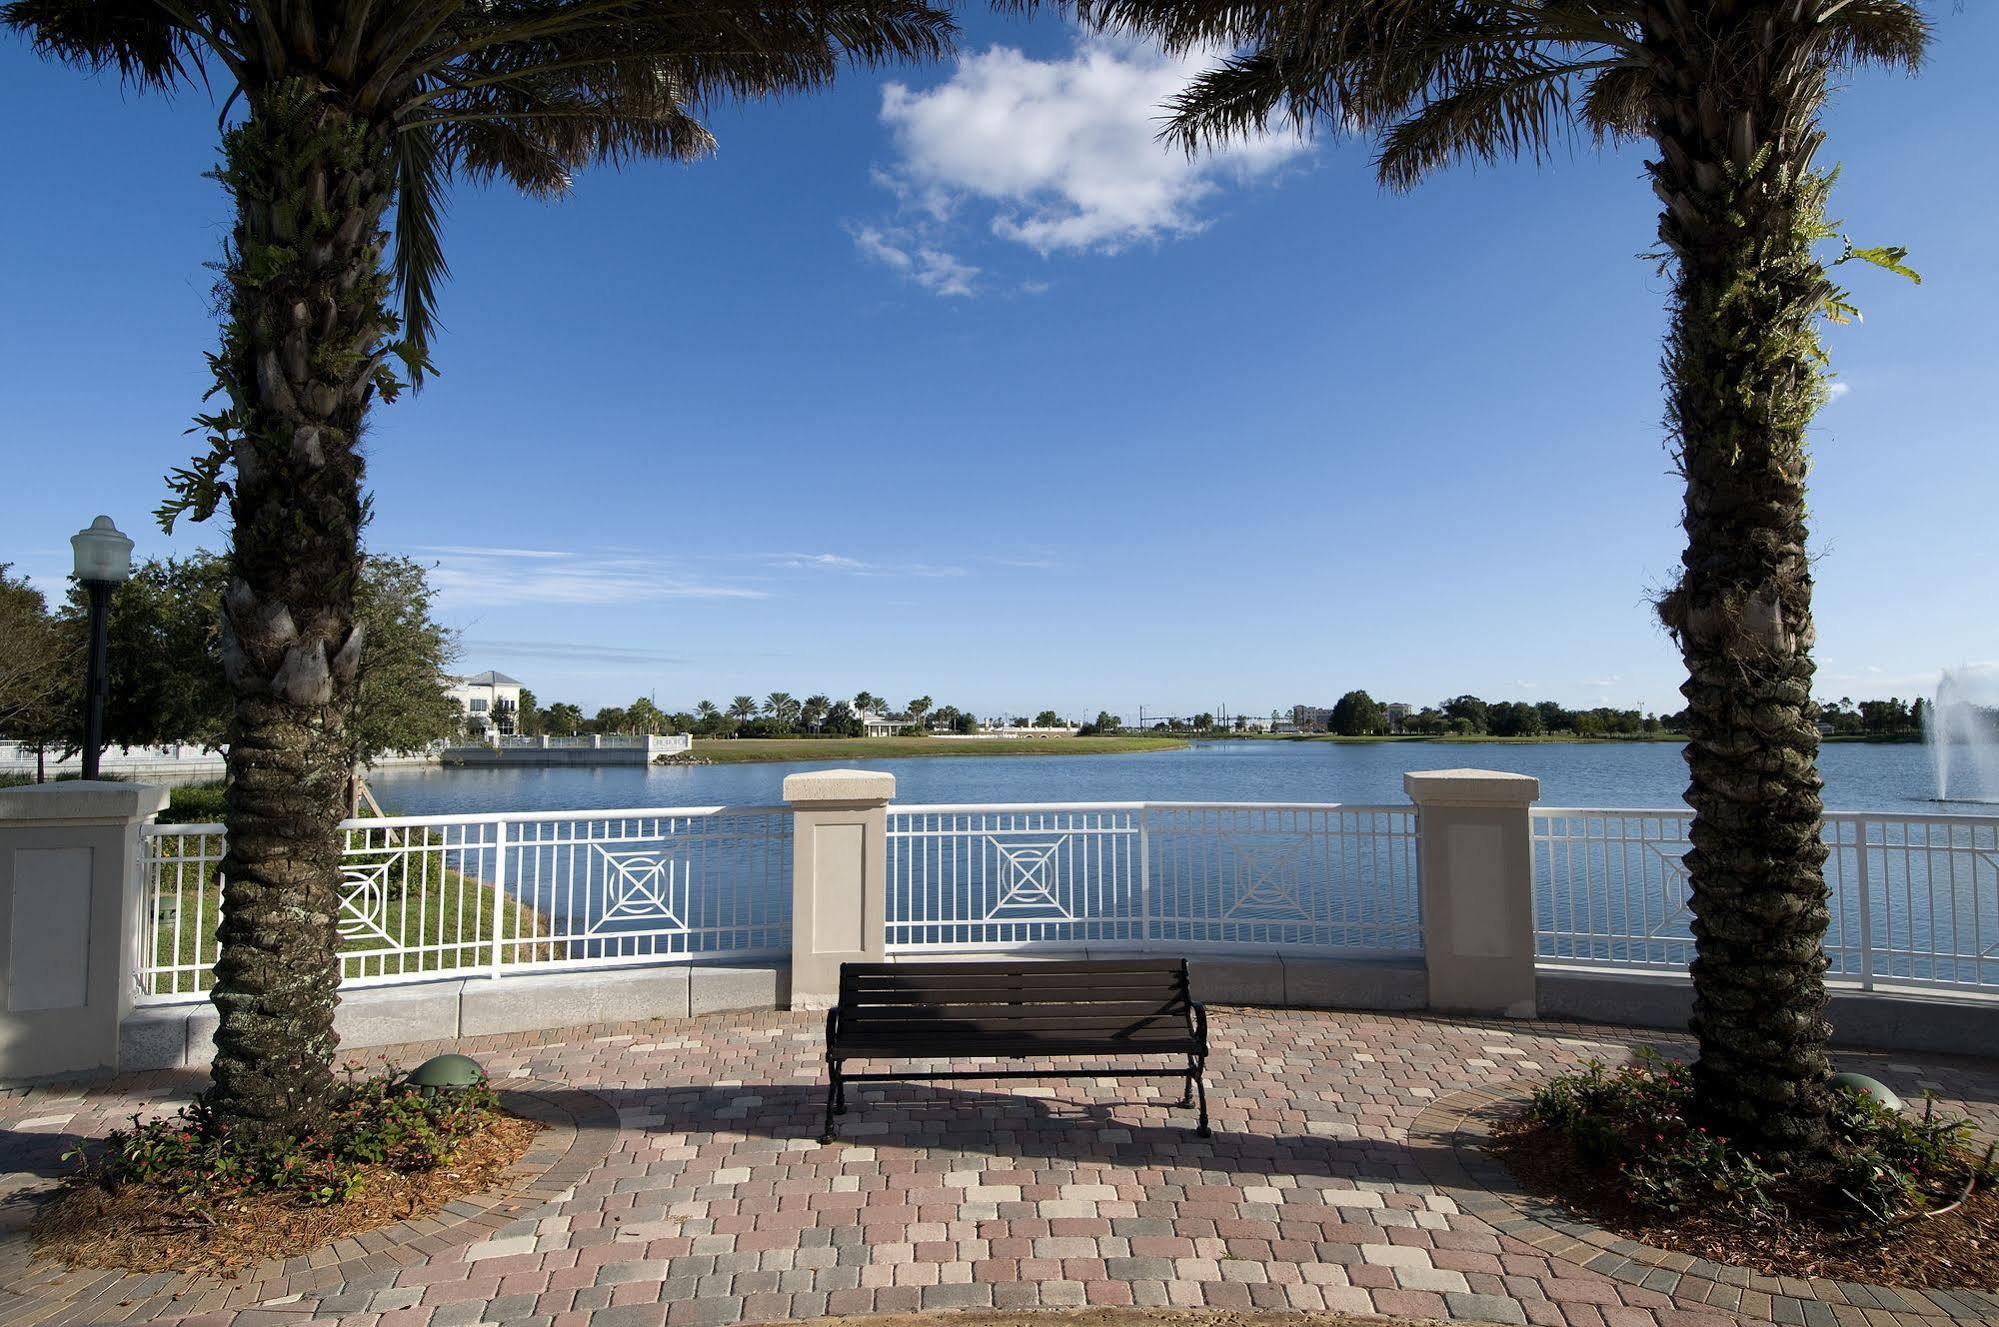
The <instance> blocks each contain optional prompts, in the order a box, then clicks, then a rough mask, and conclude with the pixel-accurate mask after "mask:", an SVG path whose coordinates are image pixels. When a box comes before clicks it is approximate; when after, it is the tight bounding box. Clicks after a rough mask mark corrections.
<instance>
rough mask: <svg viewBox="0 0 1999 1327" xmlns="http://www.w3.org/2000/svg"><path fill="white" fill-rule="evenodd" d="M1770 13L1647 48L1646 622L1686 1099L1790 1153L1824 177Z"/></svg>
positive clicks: (1814, 833)
mask: <svg viewBox="0 0 1999 1327" xmlns="http://www.w3.org/2000/svg"><path fill="white" fill-rule="evenodd" d="M1770 8H1771V7H1770V6H1765V5H1750V4H1746V3H1730V0H1719V3H1715V4H1711V5H1701V6H1686V5H1683V4H1680V3H1677V2H1676V0H1666V3H1662V4H1661V5H1659V6H1657V7H1655V8H1652V11H1651V12H1650V13H1649V14H1648V18H1647V22H1648V33H1647V50H1648V53H1649V54H1650V55H1651V56H1652V58H1653V61H1654V67H1655V70H1656V71H1658V75H1659V88H1660V94H1659V96H1660V100H1659V106H1658V113H1657V116H1656V123H1657V128H1656V130H1655V138H1656V141H1657V146H1658V148H1659V152H1660V160H1658V161H1656V162H1654V163H1652V164H1651V170H1652V174H1653V178H1654V181H1655V188H1656V189H1657V191H1658V193H1659V195H1660V197H1661V198H1662V199H1663V200H1664V201H1665V204H1666V210H1665V212H1664V213H1663V214H1662V216H1661V219H1660V226H1659V234H1660V238H1661V239H1662V240H1663V241H1664V242H1665V245H1666V247H1667V249H1668V250H1669V252H1670V254H1671V257H1672V258H1673V260H1674V262H1675V267H1676V274H1675V280H1674V292H1673V301H1672V307H1671V313H1672V325H1671V331H1670V333H1669V336H1668V339H1667V348H1666V369H1667V383H1668V386H1667V394H1668V398H1669V406H1668V422H1669V424H1670V426H1671V427H1672V429H1673V430H1674V432H1675V435H1676V440H1677V444H1678V459H1679V461H1680V465H1681V468H1682V470H1683V472H1684V474H1685V477H1686V510H1685V515H1684V525H1685V528H1686V532H1687V549H1686V553H1685V555H1684V556H1683V558H1682V564H1683V571H1682V574H1681V578H1680V581H1679V583H1678V585H1677V586H1676V587H1675V588H1674V589H1673V590H1672V591H1671V592H1670V593H1669V594H1667V595H1666V596H1665V598H1664V600H1663V601H1662V603H1661V605H1660V611H1661V617H1662V618H1663V620H1664V621H1665V623H1666V625H1667V626H1668V627H1669V628H1670V629H1671V630H1672V632H1673V634H1674V636H1675V638H1676V639H1677V640H1678V642H1679V645H1680V650H1681V653H1682V655H1683V656H1684V658H1685V660H1686V666H1687V674H1688V677H1687V682H1686V684H1685V685H1684V686H1683V687H1682V688H1681V691H1682V694H1683V695H1684V696H1685V697H1686V700H1687V720H1688V722H1687V729H1688V733H1687V747H1686V759H1687V764H1688V767H1689V771H1690V773H1691V776H1692V777H1691V781H1690V784H1689V786H1688V789H1687V802H1688V804H1689V805H1690V806H1691V807H1692V808H1693V812H1694V818H1693V829H1692V834H1691V838H1692V843H1693V847H1692V850H1691V851H1690V852H1689V853H1688V855H1687V858H1686V865H1687V870H1688V873H1689V875H1690V877H1691V885H1692V910H1693V932H1694V936H1695V939H1696V942H1697V955H1698V956H1697V957H1696V959H1695V960H1694V963H1693V982H1694V1015H1693V1023H1692V1026H1693V1031H1694V1034H1695V1036H1696V1037H1697V1039H1698V1040H1699V1043H1700V1059H1699V1062H1698V1064H1697V1065H1696V1067H1695V1071H1694V1084H1695V1096H1696V1102H1697V1107H1698V1109H1699V1110H1700V1112H1701V1113H1702V1114H1703V1116H1704V1117H1705V1118H1706V1119H1707V1120H1708V1121H1709V1122H1710V1124H1712V1125H1713V1126H1714V1127H1716V1128H1717V1129H1718V1130H1719V1131H1720V1132H1723V1133H1725V1134H1727V1135H1728V1136H1730V1137H1731V1138H1736V1139H1739V1140H1742V1141H1744V1142H1746V1143H1749V1144H1751V1145H1759V1146H1760V1147H1761V1148H1762V1149H1764V1150H1765V1151H1766V1152H1769V1153H1773V1154H1776V1155H1796V1154H1798V1153H1801V1152H1805V1151H1810V1150H1813V1149H1816V1148H1819V1147H1822V1146H1823V1145H1824V1144H1825V1142H1826V1139H1827V1123H1826V1118H1827V1095H1828V1094H1827V1086H1826V1081H1827V1078H1828V1075H1829V1072H1830V1070H1829V1066H1828V1062H1827V1058H1826V1051H1825V1046H1826V1038H1827V1035H1828V1032H1829V1028H1828V1026H1827V1024H1826V1020H1825V1011H1826V994H1825V966H1826V960H1825V953H1824V948H1823V942H1824V938H1825V931H1826V922H1827V911H1826V889H1825V882H1824V877H1823V873H1822V870H1823V866H1824V863H1825V856H1826V850H1825V847H1824V845H1823V844H1822V842H1821V841H1820V837H1819V835H1820V823H1821V817H1822V813H1823V809H1824V808H1823V806H1822V804H1821V802H1820V800H1819V791H1820V787H1821V783H1820V779H1819V775H1818V770H1817V766H1816V757H1817V754H1818V728H1817V718H1818V711H1817V707H1816V705H1815V704H1814V703H1813V701H1812V694H1811V688H1812V673H1813V663H1812V656H1811V648H1812V643H1813V627H1812V616H1811V594H1812V580H1811V568H1810V563H1809V561H1808V559H1807V555H1806V549H1805V537H1806V531H1805V474H1806V469H1807V460H1806V454H1805V444H1804V434H1805V427H1806V425H1807V424H1808V423H1809V422H1810V420H1811V417H1812V415H1813V413H1814V412H1815V411H1816V410H1817V409H1818V407H1819V405H1820V404H1821V403H1822V402H1823V400H1824V384H1823V380H1822V377H1821V372H1820V365H1821V354H1820V351H1819V345H1818V341H1817V336H1816V331H1815V328H1816V323H1817V318H1818V316H1819V314H1820V311H1821V309H1822V307H1823V305H1824V300H1825V297H1826V294H1827V292H1828V290H1829V285H1828V282H1827V280H1826V276H1825V272H1824V270H1823V268H1822V266H1821V265H1820V263H1819V262H1818V261H1817V260H1816V258H1815V256H1814V254H1813V246H1814V244H1815V243H1816V242H1817V240H1818V239H1819V238H1820V236H1821V234H1822V231H1821V229H1820V227H1821V226H1822V223H1823V215H1824V213H1823V209H1824V202H1825V194H1826V188H1827V183H1828V182H1827V180H1826V179H1825V178H1824V177H1823V176H1820V175H1817V174H1814V173H1813V172H1812V169H1811V159H1812V154H1813V152H1814V151H1815V150H1816V149H1817V147H1818V145H1819V142H1820V138H1821V135H1820V133H1819V131H1818V127H1817V122H1816V115H1817V111H1818V107H1819V105H1820V103H1821V101H1822V99H1823V93H1824V88H1823V81H1822V75H1821V74H1820V73H1819V72H1818V69H1817V65H1816V63H1815V61H1813V60H1812V59H1811V58H1809V56H1808V54H1807V52H1806V48H1805V46H1804V44H1803V42H1802V41H1801V40H1799V35H1798V34H1796V33H1794V32H1793V31H1792V30H1791V29H1789V28H1787V27H1786V24H1785V21H1784V20H1782V19H1772V18H1771V17H1770V15H1769V10H1770ZM1689 9H1693V10H1697V11H1698V19H1699V21H1698V22H1695V21H1694V20H1692V19H1688V18H1686V17H1685V16H1686V14H1687V11H1688V10H1689ZM1744 11H1754V16H1753V18H1752V17H1750V16H1749V15H1747V14H1745V13H1744ZM1673 15H1679V16H1680V17H1679V18H1678V19H1676V18H1674V17H1673Z"/></svg>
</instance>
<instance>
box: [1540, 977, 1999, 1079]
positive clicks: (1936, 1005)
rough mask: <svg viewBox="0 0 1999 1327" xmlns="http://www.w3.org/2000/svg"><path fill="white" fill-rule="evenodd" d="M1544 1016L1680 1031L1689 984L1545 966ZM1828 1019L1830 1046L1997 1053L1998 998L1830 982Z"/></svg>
mask: <svg viewBox="0 0 1999 1327" xmlns="http://www.w3.org/2000/svg"><path fill="white" fill-rule="evenodd" d="M1535 985H1536V987H1537V988H1538V994H1539V1003H1540V1006H1541V1016H1542V1017H1543V1018H1575V1019H1581V1020H1583V1021H1586V1022H1591V1023H1621V1024H1624V1025H1625V1026H1627V1027H1648V1028H1669V1029H1672V1030H1674V1031H1684V1030H1685V1029H1686V1026H1687V1020H1688V1018H1690V1017H1691V1016H1692V1015H1693V1008H1694V988H1693V983H1692V982H1690V981H1688V980H1687V979H1686V978H1685V977H1680V976H1670V975H1665V974H1656V973H1629V972H1600V973H1599V972H1578V971H1554V972H1549V971H1543V972H1541V973H1539V974H1538V975H1537V978H1536V981H1535ZM1830 994H1831V1001H1830V1006H1829V1008H1828V1009H1827V1017H1828V1018H1829V1019H1830V1020H1831V1021H1832V1041H1833V1044H1834V1045H1835V1046H1850V1047H1853V1048H1855V1049H1857V1050H1858V1049H1866V1050H1893V1051H1921V1052H1927V1053H1932V1054H1943V1055H1977V1056H1983V1057H1987V1058H1989V1057H1991V1056H1993V1055H1995V1054H1999V1000H1991V999H1981V998H1979V997H1977V996H1960V995H1953V996H1941V995H1929V994H1925V993H1923V992H1920V991H1909V990H1887V991H1882V990H1875V991H1860V990H1853V989H1851V988H1844V987H1834V988H1833V989H1832V991H1831V993H1830Z"/></svg>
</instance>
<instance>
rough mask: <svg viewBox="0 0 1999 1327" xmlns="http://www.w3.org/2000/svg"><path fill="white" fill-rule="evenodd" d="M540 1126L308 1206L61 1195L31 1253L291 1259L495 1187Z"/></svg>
mask: <svg viewBox="0 0 1999 1327" xmlns="http://www.w3.org/2000/svg"><path fill="white" fill-rule="evenodd" d="M541 1127H542V1126H541V1125H539V1124H537V1123H535V1122H534V1121H532V1120H524V1119H521V1118H519V1117H518V1116H514V1115H495V1116H493V1117H492V1119H491V1120H490V1121H488V1122H487V1123H486V1125H485V1127H484V1128H482V1129H481V1130H480V1131H479V1132H478V1133H476V1134H474V1135H472V1136H471V1137H470V1138H468V1139H466V1140H465V1142H464V1143H462V1144H461V1145H460V1146H459V1148H458V1151H457V1153H456V1154H455V1155H454V1156H453V1157H452V1158H451V1160H450V1161H449V1162H447V1163H445V1164H444V1165H442V1166H439V1167H438V1168H436V1169H435V1170H428V1171H417V1172H403V1171H399V1170H396V1169H395V1168H393V1167H391V1166H386V1165H382V1166H369V1167H366V1168H365V1169H364V1170H363V1171H362V1183H361V1187H360V1191H359V1192H358V1193H356V1194H355V1196H354V1197H353V1198H351V1199H349V1200H348V1201H346V1202H344V1203H336V1204H334V1205H332V1206H330V1207H316V1206H312V1205H310V1204H303V1203H300V1202H298V1201H296V1200H294V1199H292V1198H290V1197H287V1196H285V1195H283V1194H274V1193H260V1194H250V1195H248V1196H245V1197H239V1198H232V1199H229V1200H227V1201H225V1202H221V1203H217V1204H216V1205H214V1206H212V1207H207V1208H203V1207H201V1206H199V1205H198V1204H197V1203H196V1202H194V1201H190V1200H189V1199H187V1198H184V1197H182V1196H181V1195H179V1194H177V1193H175V1192H174V1191H173V1190H172V1189H170V1188H167V1187H165V1186H160V1185H151V1184H135V1185H127V1186H126V1187H124V1188H122V1189H120V1190H118V1191H117V1192H115V1193H114V1192H110V1191H107V1190H105V1189H102V1188H98V1187H95V1186H91V1187H86V1188H74V1189H68V1190H65V1191H64V1192H63V1194H62V1195H61V1196H60V1197H59V1198H57V1199H56V1200H55V1201H54V1202H53V1203H51V1204H50V1205H49V1206H48V1207H47V1208H45V1209H44V1210H43V1211H42V1212H41V1214H40V1215H39V1216H37V1217H36V1219H35V1223H34V1227H33V1234H34V1239H35V1252H36V1254H37V1256H39V1257H43V1258H51V1259H54V1260H55V1261H57V1262H60V1263H63V1264H65V1265H66V1266H70V1267H108V1268H120V1269H123V1270H125V1271H131V1272H195V1273H200V1274H205V1275H211V1276H230V1275H233V1274H234V1273H236V1272H239V1271H241V1270H243V1269H244V1268H246V1267H251V1266H254V1265H256V1264H257V1263H260V1262H263V1261H264V1260H266V1259H268V1258H290V1257H295V1256H297V1255H299V1254H303V1253H310V1252H312V1251H313V1250H314V1249H318V1248H323V1247H325V1246H326V1245H328V1244H331V1243H333V1242H334V1241H335V1240H338V1239H343V1238H345V1237H346V1236H349V1235H359V1234H363V1233H365V1232H367V1231H370V1230H379V1229H380V1228H381V1227H383V1226H388V1225H393V1224H395V1223H396V1222H398V1221H407V1220H410V1219H412V1218H415V1217H421V1216H427V1215H429V1214H430V1213H432V1212H435V1211H437V1210H438V1209H439V1208H441V1207H443V1206H444V1205H445V1204H446V1203H448V1202H451V1201H452V1200H454V1199H457V1198H462V1197H465V1196H466V1195H467V1194H474V1193H485V1192H489V1191H491V1190H493V1189H497V1188H500V1187H502V1186H503V1184H504V1182H505V1179H506V1175H507V1171H508V1170H509V1169H510V1168H511V1167H512V1166H513V1164H514V1163H515V1162H516V1161H519V1160H520V1159H521V1158H522V1157H523V1156H525V1155H526V1154H527V1151H528V1149H529V1148H530V1147H531V1146H533V1144H534V1136H535V1134H536V1133H538V1132H539V1131H540V1130H541Z"/></svg>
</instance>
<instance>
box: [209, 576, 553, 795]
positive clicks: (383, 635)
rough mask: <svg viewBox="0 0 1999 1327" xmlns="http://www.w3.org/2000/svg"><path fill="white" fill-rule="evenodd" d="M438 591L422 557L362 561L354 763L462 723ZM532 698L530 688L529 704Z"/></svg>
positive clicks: (351, 735) (350, 728)
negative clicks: (447, 682)
mask: <svg viewBox="0 0 1999 1327" xmlns="http://www.w3.org/2000/svg"><path fill="white" fill-rule="evenodd" d="M436 593H437V592H436V591H435V590H433V589H432V588H431V585H430V580H429V577H428V576H427V575H426V574H425V571H424V568H423V566H422V564H421V563H417V562H413V561H411V560H410V559H408V558H399V557H375V556H370V557H368V558H366V559H365V560H364V561H363V562H362V564H361V575H360V577H359V578H358V579H357V580H356V582H355V586H354V618H355V621H356V622H357V623H359V624H360V627H361V630H362V631H363V632H364V633H365V635H366V638H367V641H368V652H367V654H366V656H365V657H364V658H363V659H362V661H361V666H360V670H359V674H358V676H357V678H356V682H355V688H354V710H353V714H352V715H351V717H350V718H349V719H348V723H347V748H348V752H349V755H350V760H351V762H352V763H353V764H356V765H365V764H367V763H368V762H369V761H371V760H373V759H374V758H375V757H377V756H380V755H384V754H386V753H388V752H393V751H421V750H423V749H424V748H425V747H427V746H429V745H430V744H431V743H432V742H435V741H438V740H440V739H442V738H446V737H449V736H450V735H451V732H452V730H453V728H454V727H455V726H456V724H457V718H458V715H457V706H456V705H455V704H453V702H452V700H451V697H449V696H448V695H446V694H445V692H444V675H445V673H446V672H447V671H449V669H450V667H451V664H452V661H453V660H454V659H455V658H456V657H457V654H458V640H457V637H456V636H455V635H454V634H453V633H452V632H450V631H448V630H446V629H445V628H444V627H442V626H440V625H439V624H438V622H437V620H436V619H435V618H433V617H432V616H431V608H432V606H433V604H434V603H435V601H436ZM209 620H210V621H214V620H216V619H214V618H210V619H209ZM220 672H221V670H220V669H219V668H216V667H214V666H212V665H211V666H210V667H208V668H205V669H203V670H202V674H203V675H204V676H217V675H219V674H220ZM529 700H530V696H529V694H528V692H526V691H525V690H523V691H522V692H521V705H522V709H523V712H525V710H526V707H527V705H528V702H529Z"/></svg>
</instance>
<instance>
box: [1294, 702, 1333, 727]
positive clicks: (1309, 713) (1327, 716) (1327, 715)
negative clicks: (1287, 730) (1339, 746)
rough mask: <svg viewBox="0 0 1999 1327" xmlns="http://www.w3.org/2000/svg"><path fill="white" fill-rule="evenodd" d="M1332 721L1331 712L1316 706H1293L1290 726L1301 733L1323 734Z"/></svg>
mask: <svg viewBox="0 0 1999 1327" xmlns="http://www.w3.org/2000/svg"><path fill="white" fill-rule="evenodd" d="M1332 721H1333V712H1332V711H1331V710H1326V709H1320V708H1319V707H1318V706H1317V705H1293V706H1292V707H1291V726H1292V727H1293V728H1294V729H1296V730H1297V731H1298V732H1301V733H1323V732H1325V731H1326V729H1327V727H1328V726H1329V725H1330V724H1331V723H1332Z"/></svg>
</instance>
